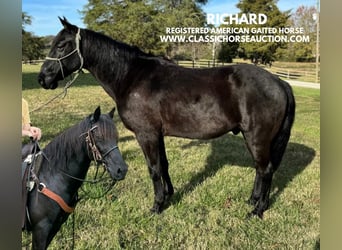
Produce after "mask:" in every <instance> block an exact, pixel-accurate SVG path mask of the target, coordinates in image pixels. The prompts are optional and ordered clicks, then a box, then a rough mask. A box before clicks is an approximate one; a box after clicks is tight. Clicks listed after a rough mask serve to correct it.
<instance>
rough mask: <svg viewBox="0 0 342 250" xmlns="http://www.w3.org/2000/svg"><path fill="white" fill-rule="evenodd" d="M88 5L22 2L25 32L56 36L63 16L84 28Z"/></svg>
mask: <svg viewBox="0 0 342 250" xmlns="http://www.w3.org/2000/svg"><path fill="white" fill-rule="evenodd" d="M238 2H239V0H208V3H207V4H206V5H204V6H203V10H204V12H206V13H213V14H216V13H229V14H235V13H238V12H239V9H238V8H236V4H237V3H238ZM87 3H88V0H22V11H23V12H26V13H27V14H28V15H29V16H31V17H32V23H31V25H27V26H25V30H26V31H29V32H33V34H34V35H36V36H47V35H56V34H57V33H58V32H59V31H60V30H61V29H62V26H61V24H60V22H59V20H58V17H59V16H60V17H63V16H65V17H66V18H67V19H68V21H69V22H70V23H72V24H75V25H77V26H78V27H80V28H85V25H84V24H83V21H82V15H81V14H80V13H79V11H80V10H82V9H83V7H84V6H85V5H86V4H87ZM316 4H317V0H278V4H277V5H278V8H279V9H280V10H281V11H285V10H291V9H292V10H296V9H297V7H299V6H300V5H304V6H316Z"/></svg>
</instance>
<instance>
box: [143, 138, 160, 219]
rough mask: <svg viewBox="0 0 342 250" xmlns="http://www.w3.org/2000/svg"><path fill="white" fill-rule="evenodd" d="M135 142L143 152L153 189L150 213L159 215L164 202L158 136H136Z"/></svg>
mask: <svg viewBox="0 0 342 250" xmlns="http://www.w3.org/2000/svg"><path fill="white" fill-rule="evenodd" d="M137 140H138V142H139V144H140V146H141V148H142V150H143V152H144V155H145V159H146V163H147V167H148V170H149V173H150V177H151V179H152V182H153V188H154V204H153V207H152V208H151V211H152V212H154V213H161V212H162V210H163V205H164V202H165V192H164V184H163V181H162V174H163V172H162V166H161V157H160V151H159V146H160V145H159V142H160V141H159V136H158V135H153V134H152V135H151V134H138V135H137Z"/></svg>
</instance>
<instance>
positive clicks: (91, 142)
mask: <svg viewBox="0 0 342 250" xmlns="http://www.w3.org/2000/svg"><path fill="white" fill-rule="evenodd" d="M96 128H97V125H95V126H93V127H92V128H90V129H89V130H88V131H87V132H86V133H85V134H86V135H87V136H86V142H87V145H88V150H89V149H90V151H91V153H92V156H93V160H94V161H95V163H96V164H97V163H98V162H101V163H102V164H104V165H105V160H104V158H105V157H106V156H107V155H108V154H109V153H110V152H112V151H113V150H116V149H119V147H118V146H117V145H114V146H112V147H111V148H109V149H108V150H107V151H106V152H105V153H104V154H101V152H100V151H99V149H98V148H97V146H96V141H95V138H94V135H93V133H92V131H93V130H94V129H96ZM105 167H106V168H107V166H105Z"/></svg>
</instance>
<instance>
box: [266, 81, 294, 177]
mask: <svg viewBox="0 0 342 250" xmlns="http://www.w3.org/2000/svg"><path fill="white" fill-rule="evenodd" d="M280 81H281V82H280V85H281V87H282V88H283V90H284V91H285V93H286V96H287V107H286V113H285V117H284V120H283V123H282V125H281V127H280V129H279V131H278V133H277V135H276V136H275V137H274V139H273V141H272V144H271V163H272V165H273V167H274V171H275V170H276V169H277V168H278V166H279V165H280V162H281V160H282V158H283V155H284V153H285V149H286V146H287V143H288V141H289V139H290V134H291V128H292V125H293V122H294V118H295V109H296V102H295V98H294V96H293V92H292V88H291V86H290V85H289V84H288V83H287V82H285V81H283V80H280Z"/></svg>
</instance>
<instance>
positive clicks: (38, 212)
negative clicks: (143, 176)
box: [26, 108, 127, 249]
mask: <svg viewBox="0 0 342 250" xmlns="http://www.w3.org/2000/svg"><path fill="white" fill-rule="evenodd" d="M113 113H114V109H113V110H112V111H111V112H110V113H109V114H106V115H101V110H100V108H97V109H96V110H95V112H94V114H92V115H90V116H88V117H87V118H85V119H84V120H83V121H81V122H80V123H79V124H76V125H74V126H73V127H71V128H69V129H67V130H66V131H64V132H63V133H62V134H60V135H58V136H57V137H56V138H54V139H53V140H52V141H51V142H50V143H49V144H48V145H47V146H46V147H45V148H44V149H43V150H42V155H43V156H42V157H41V158H40V159H41V163H40V164H39V166H38V168H39V172H38V173H36V174H34V176H33V180H34V181H35V182H36V185H35V186H34V188H33V189H32V191H31V192H29V194H28V197H27V215H28V216H27V218H26V222H27V224H28V227H27V228H26V229H27V230H28V231H32V249H46V248H47V247H48V245H49V244H50V242H51V240H52V239H53V237H54V236H55V235H56V233H57V232H58V230H59V229H60V227H61V225H62V224H63V223H64V222H65V221H66V219H67V218H68V216H69V215H70V213H72V211H73V209H74V207H75V206H76V203H77V190H78V189H79V187H80V186H81V185H82V183H83V180H84V178H85V177H86V174H87V171H88V168H89V166H90V162H91V161H92V160H95V161H98V162H101V163H103V164H104V166H105V167H106V169H107V170H108V172H109V173H110V175H111V177H112V179H114V180H122V179H124V178H125V175H126V172H127V165H126V163H125V162H124V160H123V159H122V156H121V153H120V151H119V149H118V146H117V140H118V134H117V130H116V128H115V124H114V122H113V120H112V118H113Z"/></svg>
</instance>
